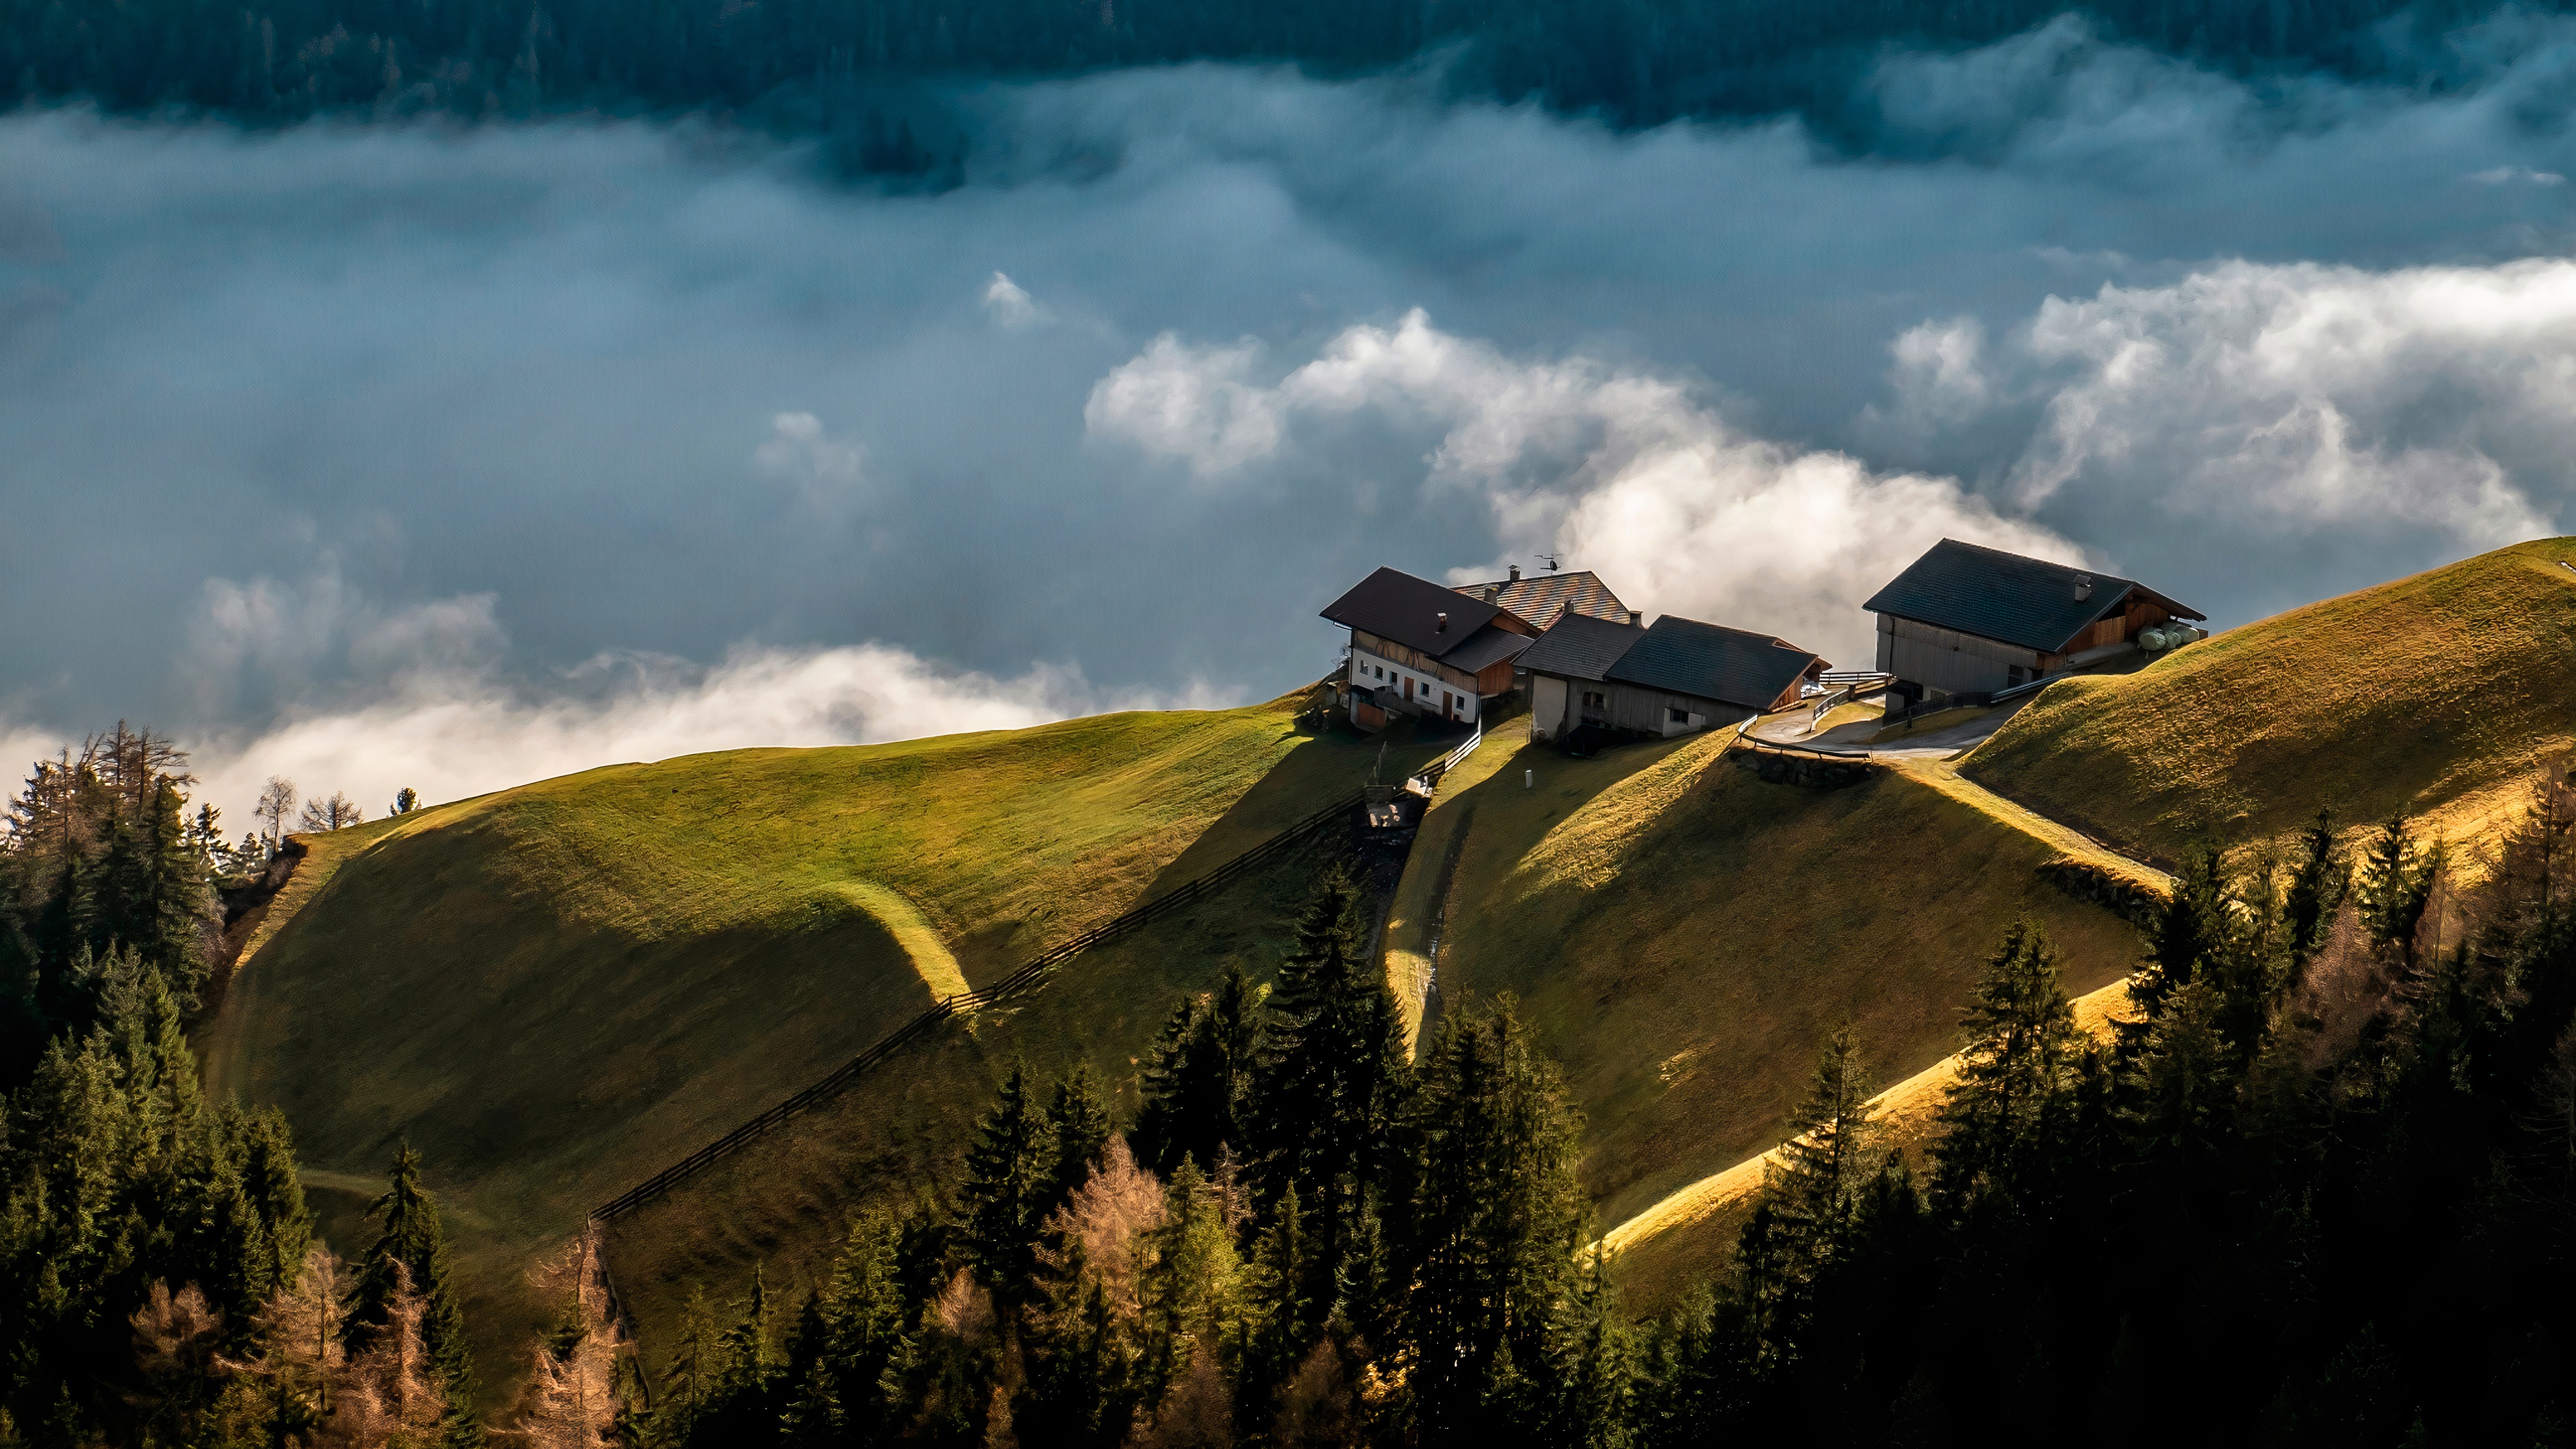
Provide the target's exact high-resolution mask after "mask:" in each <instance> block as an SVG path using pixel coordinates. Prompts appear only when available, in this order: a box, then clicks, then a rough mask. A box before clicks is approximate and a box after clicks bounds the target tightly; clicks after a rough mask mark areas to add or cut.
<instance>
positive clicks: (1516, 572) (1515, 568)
mask: <svg viewBox="0 0 2576 1449" xmlns="http://www.w3.org/2000/svg"><path fill="white" fill-rule="evenodd" d="M1520 581H1521V566H1520V565H1519V564H1514V565H1512V582H1513V583H1516V584H1517V583H1519V582H1520Z"/></svg>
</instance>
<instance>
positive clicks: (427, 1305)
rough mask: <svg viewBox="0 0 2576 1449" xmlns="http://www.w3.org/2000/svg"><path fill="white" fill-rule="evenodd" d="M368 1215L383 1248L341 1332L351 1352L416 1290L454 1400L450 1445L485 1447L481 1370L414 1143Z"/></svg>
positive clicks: (447, 1434)
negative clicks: (478, 1401) (477, 1372)
mask: <svg viewBox="0 0 2576 1449" xmlns="http://www.w3.org/2000/svg"><path fill="white" fill-rule="evenodd" d="M367 1212H368V1215H369V1216H371V1217H373V1218H374V1219H375V1220H376V1225H377V1233H376V1241H375V1243H374V1244H373V1245H372V1246H371V1247H369V1248H368V1250H367V1258H366V1261H365V1263H364V1264H362V1265H361V1266H360V1268H359V1270H358V1275H357V1281H356V1283H355V1284H354V1285H352V1287H351V1289H350V1293H349V1311H348V1316H347V1318H346V1319H345V1320H344V1323H343V1327H342V1330H341V1332H342V1336H343V1338H344V1339H345V1340H346V1342H347V1344H348V1347H349V1352H350V1354H351V1355H352V1356H353V1357H354V1356H356V1355H359V1354H363V1353H365V1352H366V1351H367V1349H368V1347H369V1346H370V1345H371V1344H372V1343H373V1342H374V1340H375V1336H376V1334H377V1333H379V1332H381V1331H382V1330H383V1329H384V1328H385V1327H386V1325H387V1323H388V1322H389V1321H390V1316H389V1315H390V1309H391V1307H392V1305H393V1302H394V1300H395V1298H396V1297H397V1296H399V1293H400V1291H401V1289H402V1287H403V1285H405V1284H408V1285H409V1289H410V1291H411V1292H413V1293H416V1294H418V1295H419V1297H420V1300H421V1305H422V1312H421V1320H420V1339H421V1347H422V1349H423V1351H424V1352H425V1353H427V1354H428V1356H429V1366H430V1370H431V1372H432V1375H433V1377H434V1378H435V1380H436V1381H437V1383H438V1385H439V1387H440V1389H441V1390H442V1391H443V1392H444V1393H445V1394H446V1395H447V1402H448V1414H447V1419H446V1422H445V1426H444V1428H443V1431H442V1432H443V1434H444V1442H445V1443H446V1444H448V1445H450V1446H473V1445H478V1444H480V1443H482V1441H483V1431H482V1424H481V1421H480V1419H479V1418H478V1417H477V1416H476V1414H475V1411H474V1368H473V1362H472V1359H471V1357H470V1355H469V1352H468V1350H467V1347H466V1342H465V1313H464V1308H463V1306H462V1305H461V1304H460V1303H459V1302H458V1299H457V1292H456V1285H455V1283H454V1282H453V1281H452V1278H451V1275H450V1273H449V1269H448V1261H447V1235H446V1231H445V1229H444V1228H443V1227H442V1226H441V1225H440V1223H439V1217H438V1204H437V1202H436V1201H435V1200H433V1199H432V1198H431V1197H430V1195H429V1193H428V1191H427V1190H426V1189H425V1188H423V1187H422V1186H421V1182H420V1154H419V1153H417V1152H415V1151H413V1150H412V1146H411V1144H410V1143H409V1142H408V1141H406V1142H404V1143H402V1144H401V1145H400V1146H398V1147H397V1148H396V1149H395V1151H394V1161H393V1167H392V1169H391V1171H390V1172H389V1173H388V1175H387V1181H386V1186H385V1191H384V1192H383V1193H382V1194H381V1195H379V1196H378V1197H377V1198H376V1200H375V1201H374V1202H372V1203H370V1204H368V1206H367ZM397 1267H399V1269H400V1271H399V1272H397V1271H396V1270H397Z"/></svg>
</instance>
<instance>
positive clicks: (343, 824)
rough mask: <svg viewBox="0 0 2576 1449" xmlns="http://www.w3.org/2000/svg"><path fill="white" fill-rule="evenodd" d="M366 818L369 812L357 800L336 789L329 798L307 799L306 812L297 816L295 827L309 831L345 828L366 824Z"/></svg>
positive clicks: (305, 803)
mask: <svg viewBox="0 0 2576 1449" xmlns="http://www.w3.org/2000/svg"><path fill="white" fill-rule="evenodd" d="M366 819H367V812H366V811H364V810H361V809H359V808H358V805H357V802H356V801H354V800H351V799H350V798H349V797H348V796H346V795H343V794H341V793H340V792H339V791H337V790H334V791H332V792H331V798H330V799H328V800H307V801H305V802H304V813H303V814H302V815H301V816H298V817H297V818H296V821H295V828H296V829H297V830H299V831H307V832H310V831H316V830H345V829H347V828H348V827H350V826H352V825H363V824H365V823H366Z"/></svg>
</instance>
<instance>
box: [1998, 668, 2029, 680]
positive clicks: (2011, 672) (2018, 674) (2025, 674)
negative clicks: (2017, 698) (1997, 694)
mask: <svg viewBox="0 0 2576 1449" xmlns="http://www.w3.org/2000/svg"><path fill="white" fill-rule="evenodd" d="M2029 680H2030V673H2029V671H2028V670H2025V669H2023V668H2022V667H2021V666H2020V665H2018V664H2016V665H2013V666H2012V667H2010V668H2008V669H2006V670H2005V671H2004V682H2005V683H2007V684H2025V683H2028V682H2029Z"/></svg>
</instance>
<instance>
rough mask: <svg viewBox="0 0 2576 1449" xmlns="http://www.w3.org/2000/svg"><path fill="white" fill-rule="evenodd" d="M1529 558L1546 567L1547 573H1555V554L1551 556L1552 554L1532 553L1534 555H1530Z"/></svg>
mask: <svg viewBox="0 0 2576 1449" xmlns="http://www.w3.org/2000/svg"><path fill="white" fill-rule="evenodd" d="M1530 557H1531V558H1534V559H1537V560H1538V561H1539V562H1540V563H1543V564H1545V565H1547V571H1548V572H1549V573H1555V572H1556V555H1555V554H1552V553H1534V554H1531V555H1530Z"/></svg>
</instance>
